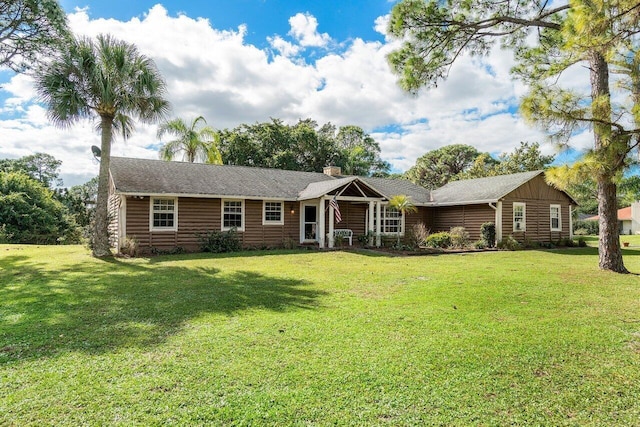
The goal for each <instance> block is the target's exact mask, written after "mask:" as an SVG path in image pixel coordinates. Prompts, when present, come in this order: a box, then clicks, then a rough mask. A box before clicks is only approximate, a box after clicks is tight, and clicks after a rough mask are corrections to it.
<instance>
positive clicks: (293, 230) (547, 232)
mask: <svg viewBox="0 0 640 427" xmlns="http://www.w3.org/2000/svg"><path fill="white" fill-rule="evenodd" d="M395 195H406V196H408V197H410V200H411V201H412V202H413V204H414V205H415V206H416V207H417V208H418V211H417V212H416V213H413V214H406V215H403V214H401V213H399V212H397V211H395V210H393V209H391V208H389V206H388V201H389V199H391V198H392V197H393V196H395ZM332 200H335V201H336V202H337V204H338V208H339V212H340V216H341V221H340V222H339V223H338V222H336V215H335V208H334V203H332ZM574 206H576V202H575V201H574V200H573V199H572V198H571V197H570V196H569V195H568V194H567V193H565V192H563V191H559V190H557V189H555V188H553V187H551V186H549V185H548V184H547V183H546V182H545V179H544V173H543V172H542V171H535V172H523V173H518V174H513V175H503V176H495V177H489V178H479V179H472V180H464V181H456V182H451V183H449V184H447V185H445V186H444V187H441V188H438V189H437V190H434V191H429V190H427V189H425V188H423V187H420V186H417V185H415V184H413V183H411V182H409V181H406V180H397V179H387V178H370V177H360V176H343V175H341V174H340V168H337V167H334V166H329V167H326V168H325V170H324V173H320V172H318V173H314V172H297V171H289V170H278V169H265V168H255V167H246V166H230V165H208V164H197V163H184V162H167V161H161V160H144V159H132V158H122V157H113V158H112V159H111V167H110V196H109V208H110V215H111V225H110V227H111V231H112V234H113V236H114V245H115V246H116V249H117V250H119V249H120V244H121V243H122V242H123V241H124V239H125V238H126V237H135V238H136V239H137V240H138V244H139V248H140V250H141V251H150V250H151V249H153V248H156V249H163V250H168V249H172V248H175V247H181V248H183V249H185V250H190V251H195V250H198V249H199V242H198V238H197V233H204V232H206V231H211V230H219V231H225V230H231V229H236V230H237V231H238V236H239V238H240V241H241V243H242V245H243V246H244V247H269V246H282V245H283V244H284V243H285V242H295V243H296V244H298V243H299V244H314V245H318V246H319V247H320V248H325V247H329V248H331V247H333V246H334V243H335V236H336V235H341V236H343V237H347V238H348V237H349V236H352V237H353V240H355V239H356V237H358V236H365V235H366V236H368V239H369V241H368V243H369V244H371V245H376V246H380V245H381V241H382V239H381V237H384V236H386V235H388V236H396V235H397V232H398V231H400V234H401V235H403V236H404V235H405V234H408V231H410V230H411V227H412V226H413V225H414V224H417V223H419V222H422V223H424V224H425V225H426V227H427V228H428V229H430V230H431V232H436V231H449V230H450V228H451V227H457V226H461V227H465V228H466V230H467V231H468V232H469V234H470V237H471V239H474V240H477V239H479V238H480V226H481V224H483V223H485V222H494V223H495V224H496V234H497V239H498V241H499V240H501V239H502V238H503V237H506V236H509V235H512V236H513V237H514V238H516V239H518V240H524V239H530V240H534V241H540V242H550V241H556V240H558V239H562V238H570V237H572V228H573V227H572V220H571V216H572V215H571V213H572V209H573V207H574Z"/></svg>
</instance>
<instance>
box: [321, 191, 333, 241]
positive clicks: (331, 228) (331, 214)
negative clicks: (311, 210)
mask: <svg viewBox="0 0 640 427" xmlns="http://www.w3.org/2000/svg"><path fill="white" fill-rule="evenodd" d="M323 203H324V202H323ZM334 219H335V209H334V208H333V205H332V204H331V203H329V235H328V236H327V237H328V238H329V248H333V243H334V242H333V221H334Z"/></svg>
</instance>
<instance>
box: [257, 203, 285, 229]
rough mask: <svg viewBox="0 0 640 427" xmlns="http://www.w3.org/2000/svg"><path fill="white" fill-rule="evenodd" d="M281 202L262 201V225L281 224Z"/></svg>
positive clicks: (282, 217) (282, 219) (282, 220)
mask: <svg viewBox="0 0 640 427" xmlns="http://www.w3.org/2000/svg"><path fill="white" fill-rule="evenodd" d="M282 205H283V203H282V202H271V201H264V202H263V203H262V225H283V224H284V216H283V208H282Z"/></svg>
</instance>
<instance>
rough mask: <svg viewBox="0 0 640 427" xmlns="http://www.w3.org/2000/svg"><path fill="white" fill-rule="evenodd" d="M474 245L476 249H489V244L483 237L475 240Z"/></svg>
mask: <svg viewBox="0 0 640 427" xmlns="http://www.w3.org/2000/svg"><path fill="white" fill-rule="evenodd" d="M473 247H474V249H487V247H488V246H487V242H485V241H484V240H483V239H480V240H476V241H475V242H473Z"/></svg>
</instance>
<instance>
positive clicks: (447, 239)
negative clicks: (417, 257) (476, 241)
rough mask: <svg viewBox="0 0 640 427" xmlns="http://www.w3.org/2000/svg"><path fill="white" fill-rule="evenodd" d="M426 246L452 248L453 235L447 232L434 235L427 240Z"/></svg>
mask: <svg viewBox="0 0 640 427" xmlns="http://www.w3.org/2000/svg"><path fill="white" fill-rule="evenodd" d="M425 246H428V247H430V248H448V247H450V246H451V234H449V233H447V232H446V231H441V232H439V233H433V234H431V235H429V237H427V239H426V240H425Z"/></svg>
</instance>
